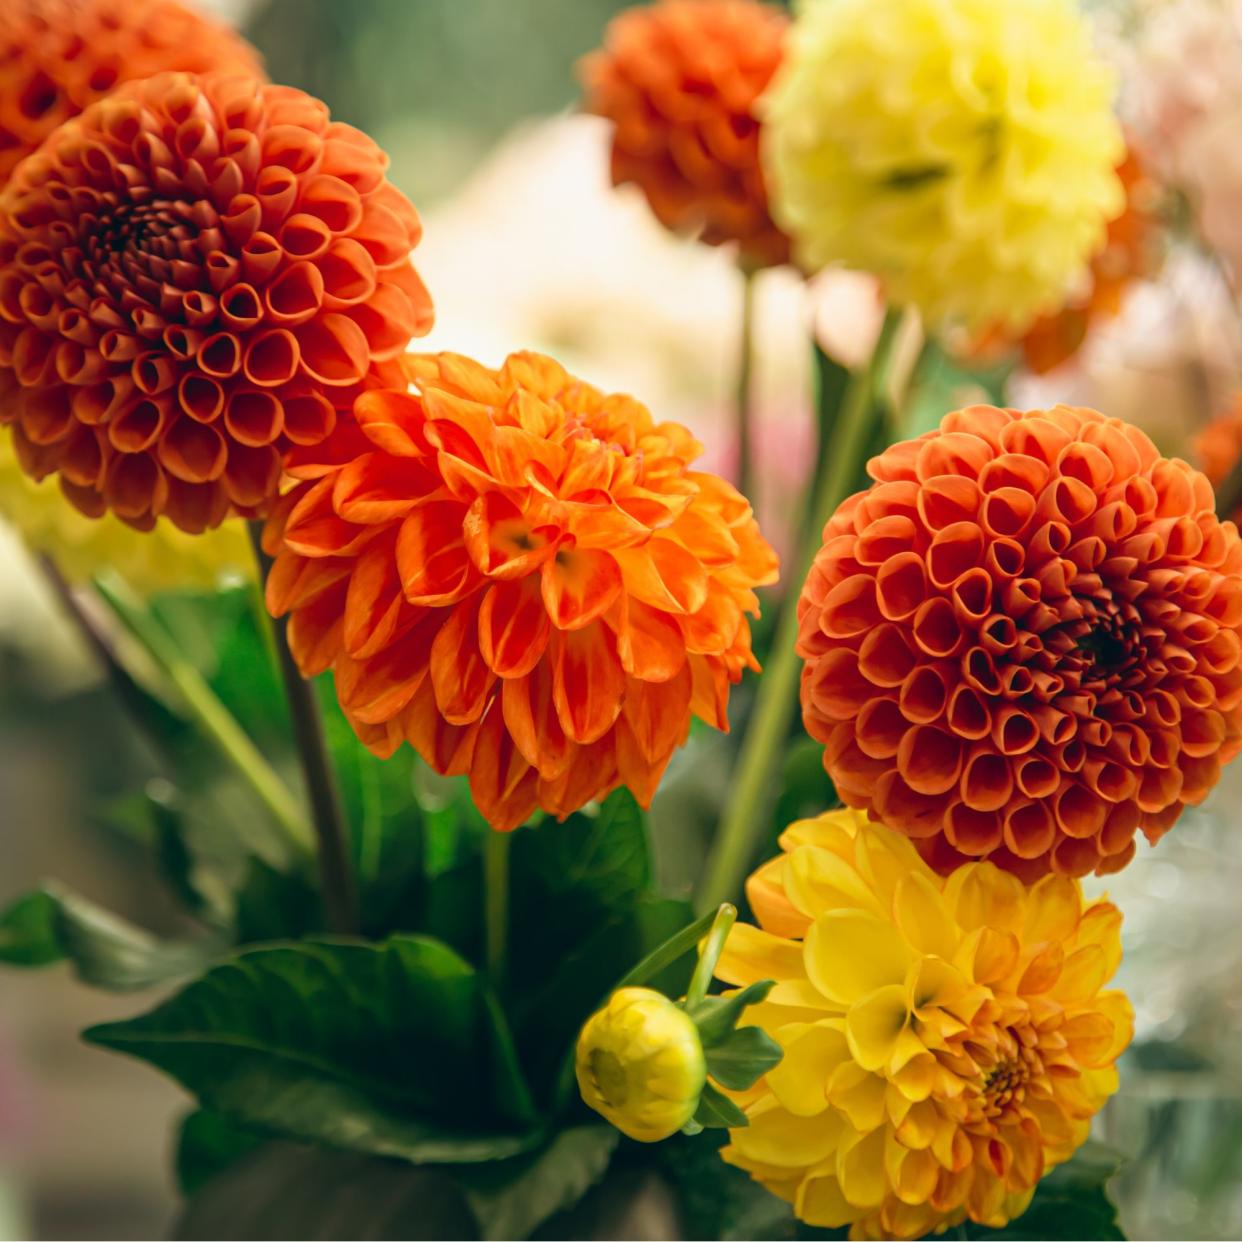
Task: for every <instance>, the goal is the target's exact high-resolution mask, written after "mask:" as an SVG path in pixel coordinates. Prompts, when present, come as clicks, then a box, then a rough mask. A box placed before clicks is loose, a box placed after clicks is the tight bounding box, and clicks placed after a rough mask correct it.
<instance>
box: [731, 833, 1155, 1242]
mask: <svg viewBox="0 0 1242 1242" xmlns="http://www.w3.org/2000/svg"><path fill="white" fill-rule="evenodd" d="M781 849H782V851H783V852H782V853H781V854H779V855H778V856H777V857H776V858H775V859H773V860H771V861H770V862H768V863H765V864H764V865H763V866H762V867H760V869H759V870H758V871H756V872H755V874H754V875H753V876H752V877H751V879H750V881H749V884H748V886H747V894H748V896H749V899H750V902H751V906H752V908H753V910H754V912H755V918H756V919H757V920H758V923H759V926H758V927H750V926H746V925H744V924H739V925H738V926H736V927H735V928H734V929H733V932H732V934H731V935H730V937H729V940H728V943H727V944H726V945H725V951H724V953H723V954H722V956H721V959H720V963H719V964H718V966H717V968H716V973H717V975H718V976H719V977H720V978H721V979H723V980H724V981H725V982H726V983H730V984H742V985H744V984H749V983H752V982H753V981H755V980H757V979H764V978H774V979H775V980H776V986H775V988H773V989H772V991H771V992H770V993H769V994H768V997H767V999H766V1000H765V1001H762V1002H760V1003H759V1004H757V1005H755V1006H754V1007H753V1008H752V1009H750V1010H749V1011H748V1012H747V1016H746V1021H748V1022H753V1023H755V1024H757V1025H758V1026H760V1027H762V1028H763V1029H764V1030H765V1031H766V1032H767V1033H768V1034H769V1035H770V1036H771V1037H772V1038H773V1039H775V1040H776V1042H777V1043H778V1044H780V1045H781V1047H782V1048H783V1049H784V1057H783V1059H782V1061H781V1063H780V1064H779V1065H778V1066H777V1067H776V1068H775V1069H773V1070H770V1071H769V1072H768V1073H767V1075H766V1076H765V1077H764V1078H763V1079H762V1080H760V1082H759V1083H757V1084H756V1085H755V1086H754V1087H752V1088H751V1089H750V1090H749V1091H746V1092H740V1093H737V1094H735V1096H734V1099H735V1100H736V1102H737V1103H738V1104H740V1105H741V1107H742V1109H743V1111H744V1112H745V1113H746V1115H747V1118H748V1121H749V1125H748V1126H747V1127H746V1128H744V1129H736V1130H732V1131H730V1140H731V1141H730V1144H729V1146H728V1147H726V1148H725V1149H724V1150H723V1151H722V1152H721V1155H722V1156H723V1157H724V1159H725V1160H726V1161H728V1162H729V1163H730V1164H734V1165H737V1166H738V1167H739V1168H742V1169H745V1170H746V1171H747V1172H749V1173H750V1174H751V1176H752V1177H754V1178H755V1179H756V1180H758V1181H759V1182H761V1183H762V1184H763V1185H764V1186H766V1187H767V1188H768V1189H769V1190H771V1191H772V1192H773V1193H774V1194H777V1195H779V1196H780V1197H781V1198H783V1199H786V1200H788V1201H789V1202H790V1203H792V1204H793V1206H794V1211H795V1212H796V1214H797V1215H798V1217H799V1218H800V1219H802V1220H804V1221H806V1222H807V1223H809V1224H811V1225H814V1226H818V1227H824V1228H839V1227H841V1226H843V1225H849V1226H850V1237H851V1238H916V1237H920V1236H921V1235H923V1234H925V1233H931V1232H933V1231H936V1232H939V1231H940V1230H942V1229H944V1228H945V1227H949V1226H953V1225H956V1224H958V1223H961V1222H963V1221H965V1220H972V1221H975V1222H977V1223H979V1224H982V1225H986V1226H989V1227H991V1228H999V1227H1002V1226H1003V1225H1005V1223H1006V1222H1007V1221H1010V1220H1012V1219H1013V1218H1014V1217H1016V1216H1018V1215H1020V1214H1021V1213H1022V1212H1023V1211H1024V1210H1025V1208H1026V1206H1027V1204H1028V1203H1029V1202H1030V1199H1031V1196H1032V1194H1033V1192H1034V1189H1035V1186H1036V1183H1037V1182H1038V1181H1039V1179H1040V1178H1041V1177H1042V1176H1043V1175H1044V1173H1045V1172H1046V1171H1047V1170H1048V1169H1050V1168H1052V1167H1053V1166H1054V1165H1057V1164H1060V1163H1061V1162H1063V1161H1065V1160H1067V1159H1068V1158H1069V1157H1070V1156H1071V1155H1072V1154H1073V1152H1074V1150H1075V1149H1076V1148H1077V1147H1078V1146H1079V1145H1080V1144H1081V1143H1082V1142H1083V1140H1084V1139H1085V1138H1086V1137H1087V1131H1088V1128H1089V1126H1090V1121H1091V1118H1092V1116H1093V1115H1094V1114H1095V1113H1096V1112H1098V1111H1099V1109H1100V1107H1101V1106H1102V1105H1103V1103H1104V1101H1105V1100H1106V1099H1107V1097H1108V1096H1109V1095H1111V1094H1112V1092H1113V1091H1115V1090H1116V1087H1117V1071H1116V1069H1115V1068H1114V1062H1115V1061H1116V1059H1117V1057H1118V1055H1119V1054H1120V1053H1121V1052H1122V1050H1123V1049H1124V1048H1125V1047H1126V1045H1127V1044H1128V1043H1129V1042H1130V1037H1131V1034H1132V1029H1133V1015H1132V1012H1131V1009H1130V1004H1129V1002H1128V1001H1127V1000H1126V998H1125V996H1124V995H1123V994H1122V993H1121V992H1117V991H1108V990H1104V986H1105V984H1106V983H1107V982H1108V980H1109V979H1110V978H1111V977H1112V975H1113V973H1114V971H1115V970H1116V969H1117V964H1118V962H1119V961H1120V959H1121V943H1120V937H1119V930H1120V926H1121V915H1120V913H1119V912H1118V910H1117V908H1116V907H1115V906H1113V905H1112V903H1111V902H1108V901H1094V902H1089V903H1088V902H1085V901H1084V900H1083V895H1082V891H1081V889H1080V887H1079V884H1078V882H1077V881H1076V880H1072V879H1069V878H1067V877H1065V876H1059V875H1054V876H1046V877H1045V878H1044V879H1042V880H1040V881H1039V883H1037V884H1036V885H1034V887H1032V888H1029V889H1027V888H1023V886H1022V884H1021V883H1020V882H1019V881H1018V880H1017V879H1016V878H1015V877H1014V876H1011V875H1008V874H1006V873H1005V872H1003V871H1001V870H999V869H998V868H996V867H994V866H992V865H991V864H990V863H986V862H983V863H972V864H970V865H968V866H965V867H961V868H959V869H958V870H957V871H955V872H954V873H953V875H951V876H950V877H949V878H947V879H945V878H942V877H941V876H938V875H937V874H936V873H935V872H933V871H932V870H931V869H930V868H929V867H928V866H927V865H926V864H925V863H924V862H923V861H922V860H921V859H920V858H919V856H918V854H917V853H915V851H914V850H913V849H912V848H911V846H910V843H909V842H908V841H906V840H905V839H904V838H903V837H902V836H901V835H899V834H898V833H895V832H892V831H891V830H889V829H888V828H885V827H884V826H883V825H881V824H869V823H867V821H866V820H865V818H864V817H863V816H862V815H861V814H860V813H859V812H857V811H848V810H845V811H830V812H829V813H828V814H826V815H821V816H820V817H819V818H818V819H811V820H802V821H800V822H798V823H795V824H793V825H792V826H791V827H790V828H788V829H787V830H786V832H785V833H784V835H783V836H782V838H781Z"/></svg>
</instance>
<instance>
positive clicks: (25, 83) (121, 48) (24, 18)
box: [0, 0, 263, 185]
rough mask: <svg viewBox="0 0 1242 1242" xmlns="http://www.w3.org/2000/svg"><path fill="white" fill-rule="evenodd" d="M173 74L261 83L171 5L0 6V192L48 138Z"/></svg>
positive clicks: (34, 1)
mask: <svg viewBox="0 0 1242 1242" xmlns="http://www.w3.org/2000/svg"><path fill="white" fill-rule="evenodd" d="M174 69H175V70H180V71H182V72H184V73H213V72H217V71H220V72H229V73H245V74H248V75H249V76H250V77H254V78H261V77H262V76H263V70H262V68H261V66H260V63H259V57H258V54H257V53H256V52H255V51H254V49H253V48H252V47H250V45H249V44H248V43H246V41H245V40H244V39H242V38H241V37H240V36H239V35H236V34H234V33H233V31H231V30H229V29H228V27H227V26H223V25H221V24H220V23H219V22H214V21H211V20H210V19H208V18H206V17H202V16H200V15H199V14H198V13H195V12H194V11H193V10H191V9H188V8H186V7H185V6H184V5H182V4H179V3H177V0H4V3H3V4H0V185H3V184H4V182H5V181H7V180H8V178H9V175H10V174H11V173H12V171H13V169H14V168H16V167H17V165H18V163H19V162H20V161H21V160H22V159H23V158H25V156H27V155H29V154H30V152H31V151H33V150H34V149H35V148H36V147H38V146H39V145H40V143H42V142H43V140H44V139H45V138H46V137H47V136H48V134H50V133H51V132H52V130H54V129H55V128H56V127H57V126H58V125H60V124H61V123H62V122H64V121H67V120H68V119H69V118H70V117H71V116H76V115H77V114H78V113H79V112H81V111H82V110H83V108H86V107H89V105H91V104H93V103H94V102H95V101H96V100H97V99H101V98H102V97H103V96H104V95H106V94H108V93H109V92H110V91H112V90H113V89H114V88H115V87H116V86H118V85H119V84H120V83H121V82H130V81H135V80H137V79H139V78H150V77H154V75H155V74H157V73H163V72H165V71H167V70H174Z"/></svg>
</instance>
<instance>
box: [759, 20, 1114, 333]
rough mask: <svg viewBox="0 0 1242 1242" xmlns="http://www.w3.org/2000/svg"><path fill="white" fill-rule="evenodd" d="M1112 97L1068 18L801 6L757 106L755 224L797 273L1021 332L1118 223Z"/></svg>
mask: <svg viewBox="0 0 1242 1242" xmlns="http://www.w3.org/2000/svg"><path fill="white" fill-rule="evenodd" d="M1112 92H1113V79H1112V74H1111V71H1110V70H1109V69H1107V68H1106V66H1105V65H1104V63H1103V62H1102V61H1101V60H1099V59H1098V58H1097V57H1096V56H1095V54H1094V53H1093V51H1092V49H1091V45H1090V38H1089V34H1088V31H1087V28H1086V25H1085V23H1084V21H1083V19H1082V17H1081V15H1080V14H1079V13H1078V11H1077V7H1076V5H1075V4H1074V3H1073V0H1005V2H1004V3H998V2H997V0H815V2H813V3H807V4H804V5H803V6H802V8H801V11H800V15H799V17H798V19H797V21H796V22H795V24H794V28H793V33H792V36H791V38H790V41H789V47H788V52H787V56H786V61H785V64H784V67H783V68H782V69H781V70H780V71H779V72H778V74H777V76H776V78H775V80H774V82H773V84H772V86H771V88H770V89H769V92H768V94H767V95H766V97H765V99H764V101H763V106H762V111H763V117H764V144H765V145H764V158H765V161H766V165H767V173H768V181H769V187H770V192H771V196H772V210H773V214H774V216H775V217H776V219H777V222H778V223H779V224H780V225H781V226H782V227H783V228H784V229H785V230H786V231H787V232H788V233H789V234H790V235H791V236H792V238H793V240H794V249H795V256H796V257H797V258H798V259H799V260H800V261H801V262H802V263H803V264H804V265H805V266H807V267H808V268H811V269H819V268H821V267H825V266H827V265H829V264H832V263H843V264H845V265H846V266H848V267H853V268H858V269H860V270H864V271H870V272H873V273H875V274H876V275H877V276H880V277H881V278H882V279H883V280H884V282H885V284H886V287H887V290H888V294H889V296H890V298H891V300H892V301H894V302H897V303H913V304H914V305H916V306H918V307H919V308H920V310H922V311H923V313H924V315H925V316H926V317H927V318H928V319H929V320H931V321H933V322H936V321H941V320H945V319H953V320H957V321H960V322H963V323H965V324H967V325H968V326H970V327H980V326H982V325H985V324H1002V325H1005V326H1007V327H1009V328H1010V329H1012V330H1014V331H1018V330H1021V329H1022V328H1024V327H1025V326H1026V325H1027V324H1028V323H1029V322H1030V321H1031V319H1032V318H1033V317H1034V316H1035V315H1036V314H1038V313H1040V312H1042V311H1046V310H1051V309H1053V308H1055V307H1056V306H1058V305H1060V304H1061V303H1062V302H1063V301H1064V300H1065V296H1066V294H1067V292H1068V291H1069V289H1070V287H1071V285H1072V283H1073V282H1074V280H1075V278H1077V277H1078V276H1080V275H1081V274H1082V272H1083V271H1084V269H1085V267H1086V264H1087V261H1088V260H1089V258H1090V257H1091V255H1092V254H1093V253H1094V252H1095V251H1096V250H1097V249H1099V247H1100V245H1101V243H1102V242H1103V240H1104V230H1105V225H1106V223H1107V221H1108V220H1109V219H1111V218H1112V217H1113V216H1116V215H1117V214H1119V213H1120V211H1121V209H1122V206H1123V203H1124V195H1123V193H1122V188H1121V184H1120V182H1119V181H1118V178H1117V176H1116V173H1115V172H1114V168H1115V166H1116V164H1117V163H1118V162H1119V160H1120V159H1121V157H1122V155H1123V153H1124V146H1123V142H1122V136H1121V131H1120V128H1119V127H1118V124H1117V121H1116V119H1115V117H1114V116H1113V114H1112V111H1111V99H1112Z"/></svg>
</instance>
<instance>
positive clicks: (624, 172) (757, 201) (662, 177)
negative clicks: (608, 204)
mask: <svg viewBox="0 0 1242 1242" xmlns="http://www.w3.org/2000/svg"><path fill="white" fill-rule="evenodd" d="M788 24H789V23H788V18H787V17H786V16H785V14H784V13H782V12H781V10H780V9H779V8H777V7H776V6H775V5H771V4H763V3H760V0H657V3H655V4H650V5H643V6H641V7H638V8H633V9H626V10H625V11H624V12H622V13H621V14H620V15H619V16H617V17H615V18H613V20H612V22H611V23H610V24H609V26H608V30H607V32H606V34H605V36H604V46H603V47H602V48H601V49H600V50H598V51H596V52H593V53H591V54H590V55H589V56H587V57H585V58H584V59H583V61H582V64H581V67H580V75H581V78H582V82H583V86H584V89H585V99H584V103H583V106H584V107H585V109H586V111H588V112H591V113H594V114H595V115H597V116H601V117H604V118H605V119H606V120H608V121H610V122H612V124H613V126H614V131H613V140H612V180H613V184H614V185H622V184H624V183H626V182H633V183H634V184H635V185H637V186H638V187H639V188H640V189H641V190H642V192H643V193H644V195H646V198H647V202H648V203H649V204H650V205H651V210H652V211H653V212H654V213H655V215H656V217H657V218H658V219H659V220H660V222H661V223H662V224H664V225H665V226H666V227H667V228H670V229H672V230H674V231H675V232H679V233H689V234H691V235H694V236H698V237H700V238H701V239H702V240H703V241H704V242H707V243H708V244H709V245H713V246H715V245H720V244H721V243H723V242H736V243H737V245H738V249H739V251H740V253H741V256H742V258H743V260H744V261H745V262H747V263H748V264H751V265H753V266H765V265H768V264H777V263H784V262H786V261H787V260H788V258H789V240H788V238H787V237H786V236H785V235H784V234H783V233H782V232H781V231H780V229H778V228H777V227H776V225H775V224H773V223H772V219H771V216H770V215H769V214H768V201H767V192H766V190H765V188H764V180H763V172H762V169H761V167H760V163H759V120H758V117H757V115H756V102H757V100H758V99H759V96H760V95H761V94H762V92H763V90H764V89H765V88H766V87H767V85H768V82H769V81H770V79H771V77H772V75H773V73H774V72H775V71H776V68H777V66H778V65H779V64H780V61H781V54H782V49H783V44H784V39H785V33H786V29H787V27H788Z"/></svg>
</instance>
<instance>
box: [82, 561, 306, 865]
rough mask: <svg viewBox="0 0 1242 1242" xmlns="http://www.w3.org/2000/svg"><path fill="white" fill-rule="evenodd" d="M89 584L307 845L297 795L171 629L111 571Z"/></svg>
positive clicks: (287, 828)
mask: <svg viewBox="0 0 1242 1242" xmlns="http://www.w3.org/2000/svg"><path fill="white" fill-rule="evenodd" d="M95 590H96V591H97V592H98V594H99V596H100V598H101V599H102V600H103V601H104V603H106V604H107V605H108V607H109V608H111V609H112V611H113V612H114V613H115V614H116V616H117V617H118V618H119V619H120V621H121V623H122V624H123V625H124V626H125V628H126V629H127V630H129V632H130V633H131V634H133V636H134V637H135V638H136V639H137V640H138V641H139V642H140V643H141V644H142V645H143V647H144V648H145V649H146V650H147V652H148V653H149V654H150V655H151V658H152V659H153V660H154V661H155V662H156V664H157V665H158V666H159V668H160V670H161V671H162V672H163V673H164V675H165V676H166V677H167V678H168V680H169V681H170V682H171V683H172V684H173V686H174V687H175V689H176V690H177V692H178V694H179V695H180V697H181V700H182V702H183V703H184V705H185V707H186V708H187V709H188V710H189V712H190V714H191V715H192V716H193V718H194V720H195V722H196V723H197V725H198V726H199V728H201V729H202V731H203V733H204V734H205V735H206V736H207V737H208V738H209V739H210V740H211V741H212V742H213V743H214V744H215V746H216V749H217V750H218V751H219V752H220V754H221V755H222V756H223V757H224V758H225V759H226V760H227V761H228V762H229V763H230V764H232V766H233V769H234V770H235V771H236V772H237V773H238V775H239V776H241V778H242V779H243V780H244V781H245V782H246V784H247V785H249V786H250V789H251V790H252V791H253V793H254V794H255V796H256V797H257V798H258V799H259V801H260V802H261V803H262V804H263V805H264V806H265V807H266V808H267V810H268V811H269V812H270V813H271V816H272V819H273V820H275V822H276V823H277V824H278V825H279V826H280V827H281V828H282V829H283V830H284V833H285V836H286V837H287V838H288V839H289V841H290V842H292V844H293V845H294V846H295V847H296V848H297V850H298V851H299V852H300V853H305V852H307V851H309V850H310V848H311V846H312V844H313V842H312V838H311V835H310V833H309V832H308V831H307V827H306V821H305V819H304V817H303V815H302V811H301V808H300V807H299V806H298V803H297V799H296V798H295V797H294V796H293V794H292V793H290V791H289V787H288V786H287V785H286V784H285V783H284V782H283V781H282V780H281V779H280V777H279V776H277V774H276V772H275V771H274V770H273V768H272V766H271V765H270V764H269V763H268V761H267V760H266V759H265V758H264V757H263V755H262V754H261V753H260V751H259V749H258V747H256V746H255V744H254V743H253V742H252V741H251V740H250V738H249V736H248V735H247V734H246V733H245V731H244V730H243V729H242V727H241V726H240V725H239V724H238V723H237V721H236V719H235V718H234V717H233V715H232V714H231V713H230V712H229V710H228V708H226V707H225V706H224V704H223V703H221V702H220V700H219V699H218V698H217V697H216V695H215V692H214V691H213V690H212V689H211V687H210V686H209V685H208V684H207V682H206V681H205V680H204V679H203V676H202V674H201V673H200V672H199V671H198V669H196V668H195V667H194V665H193V664H191V663H190V661H189V660H187V659H186V657H185V656H184V655H183V654H182V653H181V650H180V648H179V647H178V646H177V643H176V640H175V639H174V638H173V637H172V635H171V634H169V632H168V631H167V630H166V629H165V628H164V627H163V626H162V625H161V624H160V623H159V622H158V621H157V620H156V619H155V618H154V617H153V616H151V614H150V613H149V612H148V611H147V610H146V608H144V607H143V605H142V603H141V602H140V601H139V600H138V599H137V598H135V597H134V596H133V595H132V594H131V592H130V590H129V588H128V587H127V586H126V585H125V583H124V582H123V581H122V580H121V579H120V578H119V577H118V576H117V575H115V574H112V573H105V574H100V575H98V576H97V577H96V579H95Z"/></svg>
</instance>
